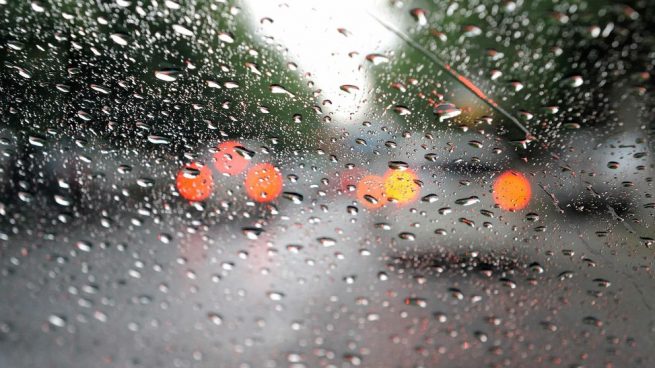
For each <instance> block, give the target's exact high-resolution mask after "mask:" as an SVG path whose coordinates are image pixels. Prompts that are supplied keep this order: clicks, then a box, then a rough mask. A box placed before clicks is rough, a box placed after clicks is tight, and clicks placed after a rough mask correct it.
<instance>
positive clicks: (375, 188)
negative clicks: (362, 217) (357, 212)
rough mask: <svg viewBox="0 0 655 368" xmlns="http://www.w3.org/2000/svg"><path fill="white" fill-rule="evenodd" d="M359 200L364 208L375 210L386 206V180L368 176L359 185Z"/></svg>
mask: <svg viewBox="0 0 655 368" xmlns="http://www.w3.org/2000/svg"><path fill="white" fill-rule="evenodd" d="M357 200H359V202H360V203H361V204H363V205H364V207H367V208H370V209H373V208H380V207H382V206H384V203H385V202H386V201H387V198H386V195H385V190H384V178H383V177H381V176H377V175H367V176H365V177H363V178H362V179H361V180H360V181H359V182H358V183H357Z"/></svg>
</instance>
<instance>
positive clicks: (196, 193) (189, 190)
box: [175, 162, 214, 202]
mask: <svg viewBox="0 0 655 368" xmlns="http://www.w3.org/2000/svg"><path fill="white" fill-rule="evenodd" d="M175 185H176V186H177V191H178V192H179V193H180V195H181V196H182V197H184V198H185V199H187V200H189V201H194V202H198V201H203V200H205V199H207V198H209V196H210V195H211V194H212V190H213V189H214V178H213V177H212V172H211V170H209V168H208V167H207V166H205V165H201V164H198V163H195V162H194V163H190V164H187V165H184V168H183V169H182V170H180V171H179V172H178V173H177V177H176V178H175Z"/></svg>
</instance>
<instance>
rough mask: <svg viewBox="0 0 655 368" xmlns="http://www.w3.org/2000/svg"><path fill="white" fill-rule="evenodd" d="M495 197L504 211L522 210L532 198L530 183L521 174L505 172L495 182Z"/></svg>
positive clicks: (510, 171)
mask: <svg viewBox="0 0 655 368" xmlns="http://www.w3.org/2000/svg"><path fill="white" fill-rule="evenodd" d="M493 197H494V201H495V202H496V204H497V205H498V206H500V208H502V209H504V210H507V211H515V210H521V209H523V208H525V207H526V206H527V205H528V203H530V199H531V198H532V188H531V187H530V181H528V179H527V178H526V177H525V175H523V174H521V173H520V172H517V171H512V170H508V171H505V172H503V173H502V174H501V175H500V176H499V177H498V178H496V181H494V185H493Z"/></svg>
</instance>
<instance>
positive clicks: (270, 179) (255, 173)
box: [244, 163, 283, 202]
mask: <svg viewBox="0 0 655 368" xmlns="http://www.w3.org/2000/svg"><path fill="white" fill-rule="evenodd" d="M282 184H283V183H282V174H280V173H279V172H278V171H277V170H276V169H275V166H273V165H271V164H269V163H262V164H258V165H256V166H253V167H252V168H250V170H248V173H247V174H246V180H245V181H244V186H245V187H246V194H248V197H250V199H252V200H255V201H257V202H270V201H272V200H274V199H275V198H277V197H278V196H279V195H280V193H281V192H282Z"/></svg>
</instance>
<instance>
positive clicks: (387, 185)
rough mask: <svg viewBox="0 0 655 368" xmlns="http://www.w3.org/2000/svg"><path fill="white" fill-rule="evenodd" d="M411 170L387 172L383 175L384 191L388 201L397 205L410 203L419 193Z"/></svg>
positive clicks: (414, 175)
mask: <svg viewBox="0 0 655 368" xmlns="http://www.w3.org/2000/svg"><path fill="white" fill-rule="evenodd" d="M416 179H417V176H416V174H415V173H414V171H412V170H389V171H387V173H386V174H385V175H384V191H385V194H386V195H387V198H389V200H390V201H393V202H395V203H397V204H399V205H402V204H406V203H409V202H412V201H414V200H415V199H416V197H417V196H418V194H419V192H420V191H421V189H420V187H419V185H418V184H416Z"/></svg>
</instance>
